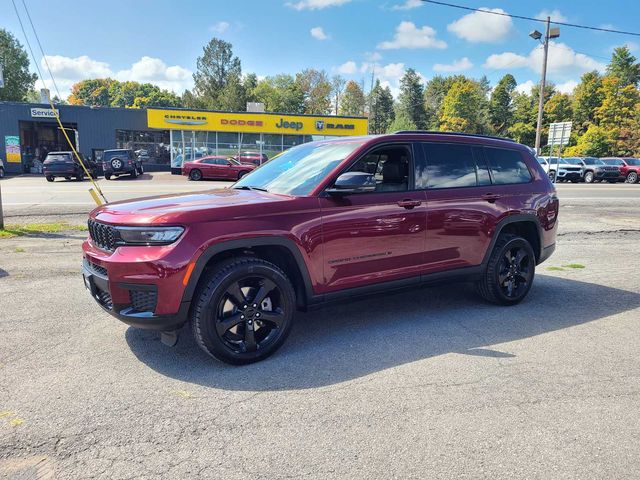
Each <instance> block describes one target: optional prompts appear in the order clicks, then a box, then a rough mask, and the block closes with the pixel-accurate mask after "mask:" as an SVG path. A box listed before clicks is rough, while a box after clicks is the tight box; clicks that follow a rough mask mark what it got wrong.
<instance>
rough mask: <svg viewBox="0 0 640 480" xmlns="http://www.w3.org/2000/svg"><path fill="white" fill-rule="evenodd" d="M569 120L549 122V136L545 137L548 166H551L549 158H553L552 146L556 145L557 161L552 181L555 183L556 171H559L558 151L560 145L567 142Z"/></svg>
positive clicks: (560, 148)
mask: <svg viewBox="0 0 640 480" xmlns="http://www.w3.org/2000/svg"><path fill="white" fill-rule="evenodd" d="M571 126H572V123H571V122H558V123H551V124H549V137H548V138H547V145H549V147H550V150H549V168H551V159H552V158H553V147H555V146H557V147H558V156H557V160H558V163H557V165H556V174H555V175H554V177H553V183H556V181H557V179H558V172H560V152H561V150H562V147H563V146H564V145H566V144H568V143H569V137H570V136H571Z"/></svg>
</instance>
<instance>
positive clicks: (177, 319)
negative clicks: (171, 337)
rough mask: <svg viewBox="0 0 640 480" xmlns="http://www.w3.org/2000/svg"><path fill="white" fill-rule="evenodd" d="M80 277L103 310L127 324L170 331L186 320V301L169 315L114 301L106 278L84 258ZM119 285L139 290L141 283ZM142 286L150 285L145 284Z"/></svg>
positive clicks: (187, 305) (179, 326) (187, 307)
mask: <svg viewBox="0 0 640 480" xmlns="http://www.w3.org/2000/svg"><path fill="white" fill-rule="evenodd" d="M82 277H83V280H84V285H85V288H86V289H87V290H88V291H89V293H90V294H91V296H92V297H93V299H94V300H95V301H96V303H97V304H98V305H100V307H102V309H103V310H104V311H105V312H107V313H109V314H111V315H113V316H114V317H116V318H117V319H118V320H120V321H121V322H124V323H126V324H127V325H130V326H132V327H136V328H143V329H146V330H159V331H171V330H177V329H179V328H181V327H182V326H183V325H184V324H185V323H186V321H187V318H188V313H189V304H188V303H186V302H185V303H181V304H180V308H179V310H178V312H177V313H175V314H171V315H157V314H155V313H154V312H153V311H140V310H138V309H136V308H135V306H133V305H132V304H131V303H125V304H118V303H114V302H113V299H112V297H111V289H110V286H109V280H108V278H107V277H105V276H103V275H101V274H100V273H98V272H96V271H94V270H93V269H92V268H91V266H90V263H89V262H88V261H87V260H84V262H83V265H82ZM119 286H120V287H121V288H127V287H130V288H131V290H130V291H134V292H139V291H141V290H139V288H140V287H141V286H142V285H130V284H120V285H119ZM143 287H152V286H146V285H145V286H143Z"/></svg>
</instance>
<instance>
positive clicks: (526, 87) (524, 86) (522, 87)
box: [516, 80, 536, 94]
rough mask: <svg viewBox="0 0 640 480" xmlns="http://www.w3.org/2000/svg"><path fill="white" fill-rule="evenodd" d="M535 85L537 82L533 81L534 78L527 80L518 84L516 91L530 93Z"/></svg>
mask: <svg viewBox="0 0 640 480" xmlns="http://www.w3.org/2000/svg"><path fill="white" fill-rule="evenodd" d="M535 86H536V84H535V83H534V82H533V80H527V81H526V82H524V83H519V84H518V86H517V87H516V92H519V93H526V94H529V93H531V89H532V88H533V87H535Z"/></svg>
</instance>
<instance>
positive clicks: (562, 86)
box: [556, 80, 578, 94]
mask: <svg viewBox="0 0 640 480" xmlns="http://www.w3.org/2000/svg"><path fill="white" fill-rule="evenodd" d="M577 86H578V82H576V81H575V80H567V81H566V82H564V83H559V84H558V85H556V90H557V91H558V92H560V93H568V94H571V93H573V90H574V89H575V88H576V87H577Z"/></svg>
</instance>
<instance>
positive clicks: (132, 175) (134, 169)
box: [131, 167, 138, 178]
mask: <svg viewBox="0 0 640 480" xmlns="http://www.w3.org/2000/svg"><path fill="white" fill-rule="evenodd" d="M131 178H138V168H137V167H133V171H132V172H131Z"/></svg>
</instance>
